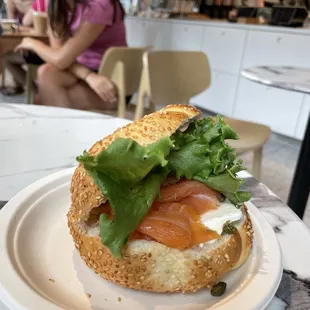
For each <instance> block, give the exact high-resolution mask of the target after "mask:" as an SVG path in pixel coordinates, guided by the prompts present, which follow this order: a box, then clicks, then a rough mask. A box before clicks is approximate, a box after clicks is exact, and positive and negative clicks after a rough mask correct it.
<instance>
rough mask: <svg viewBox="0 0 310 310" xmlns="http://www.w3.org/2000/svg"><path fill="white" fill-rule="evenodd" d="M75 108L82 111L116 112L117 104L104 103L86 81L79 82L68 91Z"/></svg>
mask: <svg viewBox="0 0 310 310" xmlns="http://www.w3.org/2000/svg"><path fill="white" fill-rule="evenodd" d="M68 95H69V98H70V100H71V102H74V108H75V109H80V110H95V109H96V110H103V111H104V110H114V109H116V107H117V104H116V103H107V102H104V101H103V100H102V99H101V98H100V97H99V96H98V95H97V94H96V93H95V92H94V91H93V90H92V89H91V88H90V87H89V86H88V85H87V84H86V83H85V82H84V81H79V82H78V83H77V84H74V85H73V86H72V87H70V88H69V89H68Z"/></svg>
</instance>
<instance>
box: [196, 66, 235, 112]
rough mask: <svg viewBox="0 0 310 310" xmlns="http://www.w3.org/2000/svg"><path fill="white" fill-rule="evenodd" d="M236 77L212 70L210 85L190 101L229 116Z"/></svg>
mask: <svg viewBox="0 0 310 310" xmlns="http://www.w3.org/2000/svg"><path fill="white" fill-rule="evenodd" d="M237 79H238V78H237V77H235V76H232V75H230V74H226V73H219V72H216V71H214V70H213V71H212V79H211V86H210V88H209V89H208V90H206V91H204V92H203V93H202V94H200V95H198V96H196V97H194V98H192V100H191V102H192V103H193V104H195V105H197V106H199V107H201V108H203V109H206V110H209V111H212V112H215V113H219V114H223V115H225V116H231V114H232V109H233V102H234V97H235V91H236V86H237Z"/></svg>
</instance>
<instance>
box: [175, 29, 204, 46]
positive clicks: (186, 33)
mask: <svg viewBox="0 0 310 310" xmlns="http://www.w3.org/2000/svg"><path fill="white" fill-rule="evenodd" d="M203 30H204V28H203V27H202V26H197V25H191V24H190V23H189V24H185V23H180V24H179V23H173V24H172V33H171V44H172V49H173V50H190V51H200V50H201V48H202V43H203Z"/></svg>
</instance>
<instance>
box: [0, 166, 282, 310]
mask: <svg viewBox="0 0 310 310" xmlns="http://www.w3.org/2000/svg"><path fill="white" fill-rule="evenodd" d="M72 173H73V170H72V169H68V170H65V171H62V172H59V173H56V174H53V175H50V176H48V177H46V178H44V179H42V180H40V181H38V182H36V183H34V184H32V185H30V186H29V187H27V188H26V189H24V190H23V191H21V192H20V193H19V194H18V195H17V196H15V197H14V198H13V199H12V200H11V201H10V202H9V203H8V204H7V205H6V206H5V207H4V209H3V210H2V211H1V212H0V266H1V267H0V268H1V272H0V298H1V299H2V300H3V301H4V303H5V304H6V305H7V306H8V307H9V308H10V309H12V310H21V309H23V310H24V309H31V310H43V309H44V310H54V309H55V310H56V309H70V310H72V309H85V310H87V309H94V310H99V309H105V310H110V309H135V310H142V309H143V310H146V309H156V310H164V309H166V310H173V309H178V310H179V309H197V310H203V309H216V310H228V309H240V310H248V309H251V310H255V309H263V308H264V307H265V306H266V305H267V304H268V302H269V301H270V299H271V298H272V297H273V295H274V293H275V292H276V289H277V287H278V285H279V282H280V279H281V275H282V264H281V252H280V248H279V244H278V241H277V239H276V236H275V234H274V232H273V230H272V228H271V227H270V226H269V224H268V223H267V221H266V220H265V218H264V217H263V216H262V215H261V214H260V212H259V211H258V210H257V209H256V207H254V206H253V205H252V204H251V203H248V204H247V205H248V208H249V212H250V214H251V217H252V221H253V226H254V231H255V244H254V248H253V252H252V254H251V256H250V257H249V259H248V260H247V262H246V264H244V265H243V266H242V267H241V268H239V269H238V270H235V271H232V272H230V273H229V274H227V276H226V277H224V278H223V280H224V281H225V282H227V291H226V293H225V294H224V296H222V297H220V298H216V297H212V296H211V295H210V293H209V291H208V290H206V289H202V290H200V291H199V292H197V293H194V294H181V293H174V294H154V293H148V292H142V291H134V290H131V289H127V288H122V287H118V286H116V285H114V284H112V283H110V282H108V281H105V280H104V279H102V278H100V277H99V276H97V275H96V274H95V273H93V272H92V270H90V269H88V268H87V267H86V265H84V262H83V261H82V260H81V258H80V257H79V255H78V254H77V253H76V251H75V249H74V246H73V242H72V239H71V236H70V234H69V231H68V228H67V221H66V213H67V211H68V208H69V205H70V195H69V183H70V178H71V175H72ZM87 294H90V295H91V297H90V298H89V296H87ZM119 300H120V301H119Z"/></svg>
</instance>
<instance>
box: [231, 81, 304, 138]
mask: <svg viewBox="0 0 310 310" xmlns="http://www.w3.org/2000/svg"><path fill="white" fill-rule="evenodd" d="M237 92H238V97H237V100H236V104H235V109H234V112H233V117H235V118H239V119H243V120H247V121H253V122H257V123H261V124H265V125H268V126H270V127H271V129H272V130H273V131H275V132H278V133H281V134H283V135H287V136H290V137H293V136H294V130H295V126H296V124H297V120H298V115H299V111H300V109H301V103H302V98H303V94H301V93H297V92H292V91H286V90H282V89H277V88H273V87H268V86H264V85H261V84H257V83H254V82H251V81H248V80H246V79H243V78H241V79H240V83H239V87H238V90H237Z"/></svg>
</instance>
